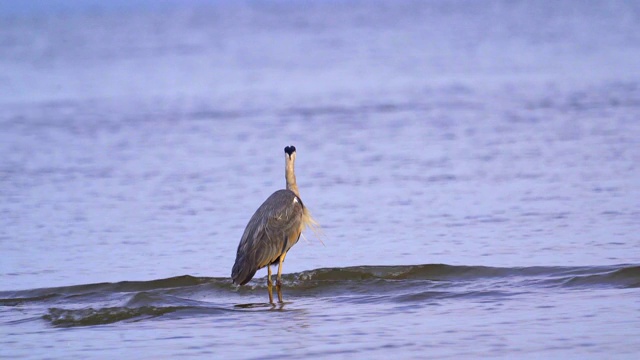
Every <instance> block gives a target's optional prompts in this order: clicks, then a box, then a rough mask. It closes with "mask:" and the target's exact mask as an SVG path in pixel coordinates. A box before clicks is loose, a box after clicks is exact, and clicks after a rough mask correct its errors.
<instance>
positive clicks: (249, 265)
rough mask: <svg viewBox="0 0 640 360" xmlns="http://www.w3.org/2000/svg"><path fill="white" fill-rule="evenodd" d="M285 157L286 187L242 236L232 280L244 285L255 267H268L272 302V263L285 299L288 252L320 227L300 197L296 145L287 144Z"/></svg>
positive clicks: (270, 199)
mask: <svg viewBox="0 0 640 360" xmlns="http://www.w3.org/2000/svg"><path fill="white" fill-rule="evenodd" d="M284 160H285V179H286V182H287V187H286V189H282V190H278V191H276V192H274V193H273V194H271V196H269V197H268V198H267V200H265V201H264V202H263V203H262V205H260V207H259V208H258V210H256V212H255V213H254V214H253V216H252V217H251V219H250V220H249V223H248V224H247V227H246V228H245V229H244V233H243V234H242V238H241V239H240V244H239V245H238V252H237V254H236V261H235V263H234V264H233V269H232V270H231V278H232V279H233V282H234V283H235V284H238V285H244V284H246V283H247V282H249V280H251V279H252V278H253V276H254V275H255V274H256V271H258V270H260V269H262V268H264V267H266V268H267V290H268V291H269V302H270V303H272V304H273V292H272V286H273V284H272V282H271V275H272V274H271V265H275V264H278V274H277V277H276V290H277V293H278V300H279V302H280V303H282V292H281V288H282V279H281V278H282V263H283V262H284V259H285V257H286V256H287V252H288V251H289V249H291V247H292V246H293V245H295V244H296V243H297V242H298V240H299V239H300V235H301V234H302V231H303V230H304V229H305V228H307V227H309V228H311V229H317V226H318V223H317V222H316V221H315V220H314V219H313V218H312V217H311V213H310V212H309V210H308V209H307V207H306V206H304V203H303V202H302V199H301V198H300V192H299V191H298V185H297V184H296V175H295V172H294V164H295V161H296V148H295V146H293V145H291V146H287V147H285V148H284Z"/></svg>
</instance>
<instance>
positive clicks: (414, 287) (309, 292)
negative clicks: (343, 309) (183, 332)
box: [0, 264, 640, 327]
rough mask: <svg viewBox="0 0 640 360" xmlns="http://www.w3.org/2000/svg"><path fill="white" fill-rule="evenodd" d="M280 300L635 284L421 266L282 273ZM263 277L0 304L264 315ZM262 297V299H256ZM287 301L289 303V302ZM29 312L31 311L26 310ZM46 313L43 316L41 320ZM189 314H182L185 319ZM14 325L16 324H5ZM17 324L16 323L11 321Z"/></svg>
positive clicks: (635, 276) (430, 300)
mask: <svg viewBox="0 0 640 360" xmlns="http://www.w3.org/2000/svg"><path fill="white" fill-rule="evenodd" d="M283 283H284V284H283V286H284V291H283V292H284V293H285V299H286V298H289V299H303V298H306V299H309V298H325V299H327V301H333V302H338V303H340V302H344V303H358V304H367V303H380V302H391V303H398V304H414V305H425V304H426V305H428V304H437V303H439V302H442V301H446V300H451V301H460V300H465V299H468V300H471V301H481V302H485V301H486V302H491V301H503V300H508V299H509V298H512V297H514V296H519V295H521V294H528V293H531V292H541V291H542V292H544V291H547V290H545V289H547V288H563V289H566V291H571V289H575V288H580V289H585V288H587V289H593V290H596V289H602V288H637V287H640V265H617V266H595V267H594V266H590V267H589V266H583V267H488V266H455V265H446V264H424V265H407V266H352V267H342V268H321V269H315V270H308V271H303V272H300V273H293V274H287V275H284V276H283ZM265 287H266V281H265V278H264V277H262V278H257V279H253V280H252V281H251V282H250V283H249V286H242V287H238V286H235V285H233V284H232V283H231V280H230V279H229V278H226V277H225V278H207V277H193V276H188V275H185V276H177V277H171V278H167V279H158V280H152V281H123V282H116V283H99V284H86V285H76V286H68V287H55V288H42V289H31V290H23V291H5V292H0V306H4V307H6V308H9V309H11V308H13V309H16V310H17V311H23V310H24V309H25V308H28V309H30V311H40V313H39V314H37V313H34V312H30V313H27V312H25V313H24V315H25V316H26V315H29V316H30V319H32V318H33V316H37V317H40V318H43V319H45V320H46V321H48V322H49V323H51V324H52V325H53V326H63V327H65V326H89V325H101V324H110V323H113V322H119V321H138V320H142V319H149V318H156V317H160V316H163V318H164V317H169V318H171V317H176V316H181V314H185V316H192V314H194V313H195V314H217V313H220V312H225V311H242V310H248V309H253V310H256V309H257V310H261V309H265V310H269V309H270V307H269V306H268V305H269V304H265V303H249V305H238V304H247V300H250V301H251V300H255V299H256V298H259V299H260V300H263V298H264V297H266V290H265V289H264V288H265ZM264 300H266V299H264ZM294 301H295V300H294ZM34 309H35V310H34ZM43 312H46V314H45V315H42V313H43ZM187 314H189V315H187ZM13 321H16V320H13ZM18 321H19V320H18Z"/></svg>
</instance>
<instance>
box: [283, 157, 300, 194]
mask: <svg viewBox="0 0 640 360" xmlns="http://www.w3.org/2000/svg"><path fill="white" fill-rule="evenodd" d="M285 178H286V179H287V190H291V191H293V193H294V194H296V196H297V197H300V192H299V191H298V185H297V184H296V174H295V173H294V171H293V161H287V166H286V167H285Z"/></svg>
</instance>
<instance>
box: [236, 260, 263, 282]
mask: <svg viewBox="0 0 640 360" xmlns="http://www.w3.org/2000/svg"><path fill="white" fill-rule="evenodd" d="M243 263H244V261H243V259H242V258H238V259H236V262H235V264H233V269H232V270H231V279H232V280H233V283H234V284H238V285H244V284H246V283H248V282H249V280H251V279H252V278H253V275H255V274H256V271H258V269H255V268H254V267H253V266H248V265H246V264H243Z"/></svg>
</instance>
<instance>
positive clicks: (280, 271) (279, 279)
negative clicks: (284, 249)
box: [276, 253, 287, 289]
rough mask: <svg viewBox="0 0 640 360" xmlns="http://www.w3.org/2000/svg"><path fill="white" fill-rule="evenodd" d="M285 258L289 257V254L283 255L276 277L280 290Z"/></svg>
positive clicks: (277, 286)
mask: <svg viewBox="0 0 640 360" xmlns="http://www.w3.org/2000/svg"><path fill="white" fill-rule="evenodd" d="M285 256H287V253H284V254H282V256H280V262H279V263H278V275H277V276H276V288H278V289H279V288H280V286H282V280H281V277H282V263H283V262H284V258H285Z"/></svg>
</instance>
